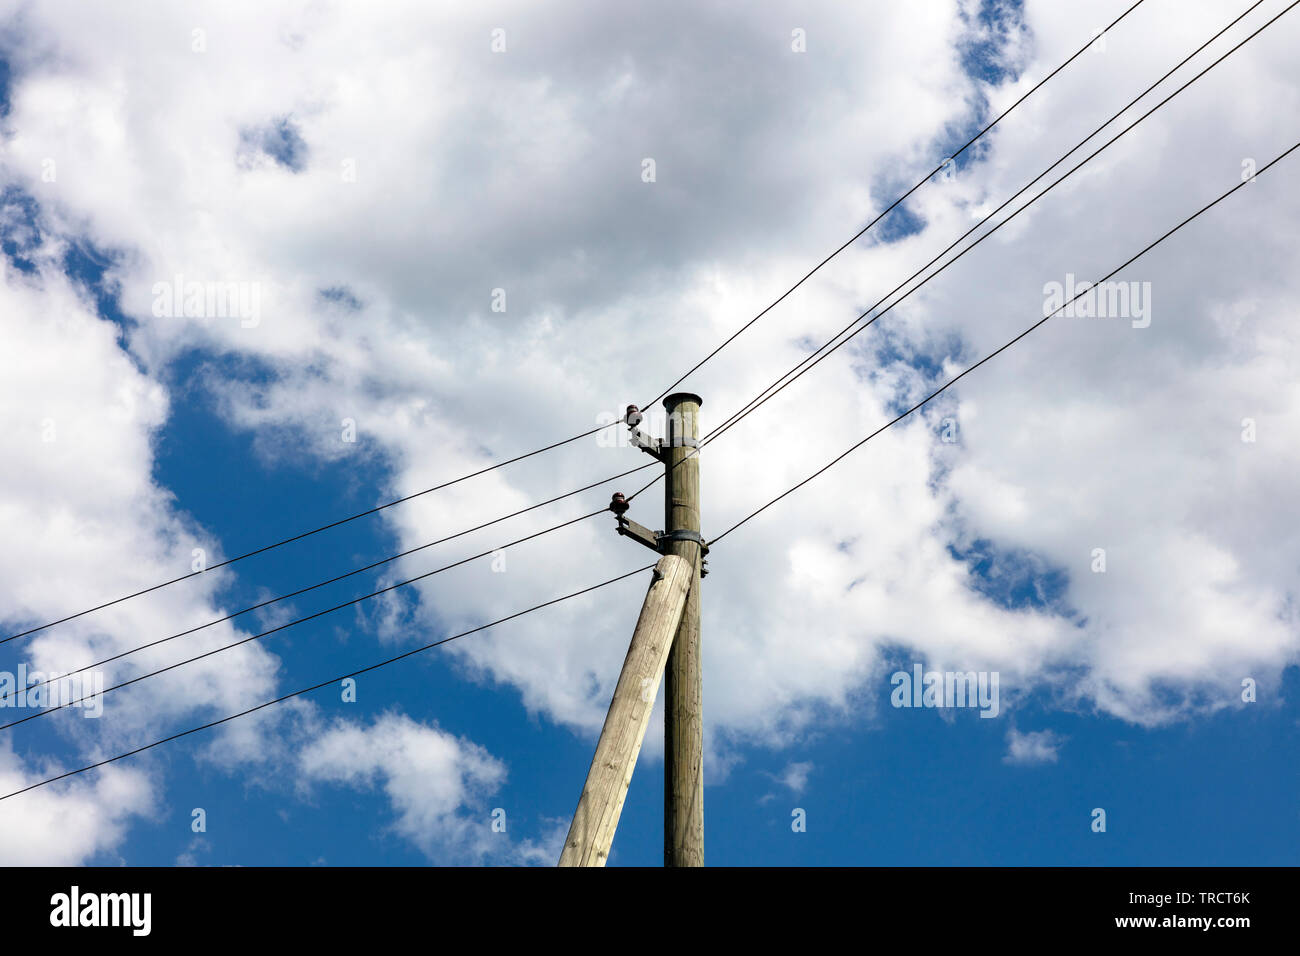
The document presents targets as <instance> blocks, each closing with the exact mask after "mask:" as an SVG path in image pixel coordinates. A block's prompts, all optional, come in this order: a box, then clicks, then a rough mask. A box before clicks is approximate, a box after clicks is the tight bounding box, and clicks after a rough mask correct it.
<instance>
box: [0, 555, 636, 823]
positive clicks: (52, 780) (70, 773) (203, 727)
mask: <svg viewBox="0 0 1300 956" xmlns="http://www.w3.org/2000/svg"><path fill="white" fill-rule="evenodd" d="M653 567H654V565H653V564H647V565H646V566H645V567H641V568H637V569H636V570H634V571H628V572H627V573H626V574H620V575H619V576H618V577H614V578H610V579H609V580H607V581H602V582H600V583H599V584H593V585H591V587H586V588H583V589H582V590H580V591H573V592H572V593H570V594H565V595H563V596H562V597H557V598H553V599H551V600H549V601H545V602H543V603H542V604H534V605H533V606H532V607H530V608H526V609H524V610H522V611H516V612H515V613H514V614H510V615H508V616H506V617H502V618H498V619H497V620H495V621H491V622H490V623H487V624H480V625H479V626H478V627H474V628H470V629H469V630H468V631H461V632H460V633H459V634H452V635H451V636H450V637H444V638H442V639H441V640H437V641H433V642H432V643H430V644H425V645H424V646H422V647H417V648H415V649H414V650H410V651H406V652H405V653H403V654H398V655H397V656H396V657H390V658H388V659H387V660H383V661H379V662H378V663H376V664H370V665H368V666H366V667H363V668H361V669H359V670H355V671H352V672H350V673H347V674H340V675H339V676H337V677H332V678H330V679H329V680H324V681H321V682H320V683H319V684H312V685H311V686H310V687H304V688H302V689H301V690H296V691H293V692H292V693H289V694H285V695H283V696H281V697H277V698H275V699H274V700H268V701H266V702H265V703H262V704H258V705H257V706H256V707H250V708H248V709H247V710H241V711H240V712H239V713H237V714H231V715H230V716H228V717H222V718H221V719H220V720H213V721H209V722H208V723H206V724H201V725H200V726H198V727H191V728H190V729H189V730H183V731H181V732H180V733H178V734H172V735H171V736H169V737H163V738H162V739H161V740H155V741H154V742H153V743H151V744H145V745H144V746H143V747H136V748H135V749H134V750H128V751H126V752H125V753H120V754H117V755H116V756H114V757H109V758H108V759H106V760H100V761H98V762H96V763H92V764H87V765H86V766H84V767H78V768H77V769H76V770H69V771H68V772H67V773H61V774H59V775H57V776H54V777H49V778H47V779H45V780H41V781H38V782H37V783H33V784H31V785H29V786H26V787H23V788H22V789H20V790H15V791H13V792H12V793H6V794H5V795H4V796H0V800H8V799H9V798H10V797H16V796H18V795H19V794H23V793H27V792H28V791H29V790H35V789H37V788H38V787H44V786H46V785H47V784H51V783H55V782H57V781H59V780H66V779H67V778H68V777H74V776H76V775H77V774H81V773H85V772H86V771H88V770H95V769H97V768H99V767H103V766H105V765H107V764H110V763H115V762H116V761H118V760H125V759H126V758H127V757H133V756H135V755H136V754H139V753H143V752H144V751H146V750H152V749H153V748H154V747H159V746H161V745H163V744H165V743H170V742H171V741H173V740H179V739H180V738H181V737H188V736H189V735H190V734H196V733H198V732H199V731H201V730H208V729H210V728H212V727H216V726H218V725H219V724H224V723H228V722H230V721H232V720H237V719H238V718H240V717H246V716H248V715H249V714H252V713H256V712H257V711H259V710H264V709H265V708H267V707H271V706H272V705H274V704H279V703H283V702H284V701H286V700H289V699H291V698H294V697H301V696H302V695H303V694H310V693H311V692H312V691H316V690H320V689H321V688H322V687H328V686H330V685H331V684H337V683H338V682H339V681H342V680H347V679H348V678H349V677H360V676H361V675H362V674H366V673H369V672H370V671H373V670H378V669H379V668H381V667H387V666H388V665H389V664H394V663H396V662H397V661H400V660H404V659H405V658H408V657H411V656H413V655H415V654H419V653H422V652H424V651H427V650H430V649H431V648H434V647H439V646H441V645H443V644H447V643H449V642H451V641H455V640H459V639H460V638H462V637H468V636H469V635H471V634H475V633H477V632H479V631H484V630H487V629H488V628H489V627H495V626H497V625H498V624H504V623H505V622H506V621H512V620H514V619H515V618H517V617H523V616H524V615H525V614H531V613H533V612H534V611H540V610H541V609H542V608H546V607H550V606H551V605H553V604H559V603H560V602H562V601H568V600H571V599H573V598H576V597H580V596H582V595H584V594H589V593H591V592H592V591H595V590H598V589H599V588H603V587H607V586H608V585H611V584H615V583H616V582H618V581H623V580H625V579H627V578H630V577H632V576H633V575H637V574H640V573H641V572H642V571H648V570H650V569H651V568H653Z"/></svg>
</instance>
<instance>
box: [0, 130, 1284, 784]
mask: <svg viewBox="0 0 1300 956" xmlns="http://www.w3.org/2000/svg"><path fill="white" fill-rule="evenodd" d="M1297 149H1300V142H1297V143H1295V144H1294V145H1292V146H1291V147H1290V148H1288V149H1286V150H1285V151H1283V152H1282V153H1280V154H1278V155H1277V156H1276V157H1274V158H1273V159H1272V160H1270V161H1269V162H1267V163H1265V164H1264V165H1263V166H1262V167H1260V168H1259V170H1257V171H1256V173H1255V179H1258V178H1259V177H1260V176H1262V175H1264V173H1266V172H1267V171H1268V170H1269V169H1271V168H1272V167H1273V166H1275V165H1277V164H1278V163H1279V162H1281V161H1282V160H1283V159H1285V158H1286V157H1287V156H1289V155H1290V154H1291V153H1293V152H1295V151H1296V150H1297ZM1249 182H1250V180H1243V181H1241V182H1239V183H1237V184H1236V185H1235V186H1233V187H1232V188H1230V189H1228V190H1227V191H1226V192H1224V193H1222V194H1221V195H1219V196H1218V197H1217V198H1215V199H1213V200H1211V201H1210V202H1209V203H1206V204H1205V205H1204V206H1202V207H1201V208H1200V209H1198V210H1197V211H1196V212H1194V213H1192V214H1191V215H1190V216H1188V217H1187V218H1185V219H1183V220H1182V221H1181V222H1179V223H1178V224H1177V225H1176V226H1174V227H1172V228H1171V229H1169V230H1168V231H1166V232H1165V233H1163V234H1162V235H1161V236H1159V237H1158V238H1156V239H1154V240H1153V241H1152V242H1150V243H1148V244H1147V245H1146V246H1144V247H1143V248H1142V249H1141V250H1140V251H1138V252H1137V253H1136V254H1134V255H1133V256H1131V257H1129V258H1128V259H1127V260H1125V261H1124V262H1123V263H1121V264H1120V265H1118V266H1116V267H1115V268H1114V269H1112V270H1111V271H1110V272H1108V273H1107V274H1106V275H1105V276H1103V277H1102V278H1100V279H1098V280H1097V282H1095V283H1093V285H1094V286H1095V285H1098V284H1100V283H1102V282H1106V281H1107V280H1109V279H1110V278H1111V277H1113V276H1114V275H1115V274H1116V273H1118V272H1120V271H1121V270H1123V269H1125V268H1127V267H1128V266H1130V265H1132V264H1133V263H1134V262H1136V261H1137V260H1138V259H1140V258H1142V257H1143V256H1145V255H1146V254H1147V253H1148V252H1150V251H1151V250H1152V249H1154V248H1156V247H1157V246H1159V245H1160V244H1161V243H1163V242H1164V241H1165V240H1166V239H1168V238H1169V237H1170V236H1172V235H1174V234H1175V233H1177V232H1179V231H1180V230H1181V229H1183V228H1184V227H1186V226H1187V225H1188V224H1189V223H1191V222H1193V221H1194V220H1196V219H1198V218H1199V217H1200V216H1202V215H1204V214H1205V213H1206V212H1208V211H1209V210H1211V209H1213V208H1214V207H1215V206H1217V205H1219V203H1221V202H1223V201H1224V200H1225V199H1227V198H1228V197H1229V196H1231V195H1233V194H1234V193H1235V192H1236V191H1237V190H1239V189H1241V188H1242V187H1243V186H1246V185H1248V184H1249ZM1086 294H1087V290H1086V289H1085V290H1083V291H1081V292H1079V293H1077V294H1076V295H1075V296H1073V297H1072V298H1071V299H1070V300H1069V301H1068V302H1065V303H1063V304H1062V305H1061V306H1060V307H1058V308H1057V309H1055V310H1054V311H1052V312H1051V313H1049V314H1048V315H1045V316H1044V317H1043V318H1041V319H1039V320H1038V321H1037V322H1035V323H1034V324H1033V325H1031V326H1029V327H1028V328H1027V329H1025V330H1024V331H1023V332H1021V333H1020V334H1018V335H1017V336H1015V338H1012V339H1010V340H1009V341H1007V342H1006V343H1004V344H1003V345H1001V346H999V347H998V348H997V349H995V350H994V351H992V352H990V353H989V354H988V355H986V356H984V358H982V359H980V360H979V361H978V362H976V363H974V364H973V365H971V366H969V367H968V368H966V369H965V370H964V371H962V372H961V373H959V374H958V375H956V376H954V377H953V378H951V379H950V380H949V381H948V382H946V383H945V384H944V385H943V386H942V387H940V388H939V389H936V390H935V391H934V392H932V393H931V394H930V395H928V396H927V397H926V398H924V399H922V400H921V401H920V402H918V403H917V404H915V405H913V406H912V407H911V408H909V409H908V410H907V411H905V412H903V413H902V414H901V415H898V416H897V417H895V418H894V419H892V420H891V421H889V422H887V423H886V424H884V425H882V426H881V427H880V428H878V429H876V430H875V431H874V432H872V433H871V434H869V435H867V436H866V437H865V438H863V439H862V440H860V441H859V442H857V443H856V444H854V445H852V446H850V447H849V448H848V449H847V450H845V451H844V452H843V453H841V454H840V455H839V456H837V457H836V458H834V459H832V460H831V461H830V462H828V463H827V464H825V465H823V466H822V467H821V468H819V469H818V470H817V471H815V472H813V473H812V474H811V475H809V476H808V477H807V478H804V479H803V480H802V481H800V482H799V483H797V484H795V485H793V486H792V487H790V488H789V489H787V490H786V491H784V492H782V493H781V494H779V495H777V496H776V497H775V498H773V499H772V500H770V501H768V502H767V503H766V504H764V505H762V506H761V507H760V508H758V509H756V510H754V511H752V512H750V513H749V514H748V515H746V516H745V517H744V518H742V519H741V520H740V521H737V522H736V523H735V524H733V525H731V526H730V527H729V528H727V529H726V530H725V531H723V532H722V533H721V534H719V535H718V536H717V537H715V538H713V539H712V540H710V542H709V544H710V545H713V544H716V543H717V542H719V541H721V540H722V539H723V538H725V537H727V536H728V535H729V534H731V533H732V532H733V531H735V530H736V529H738V528H740V527H741V526H743V525H744V524H746V523H747V522H749V521H751V520H753V519H754V518H755V517H757V516H758V515H760V514H762V513H763V512H764V511H766V510H767V509H768V508H770V507H771V506H772V505H774V504H776V503H777V502H779V501H781V500H782V499H784V498H785V497H787V496H788V495H790V494H792V493H794V492H795V491H797V490H798V489H800V488H802V487H804V486H805V485H807V484H808V483H809V482H811V481H813V480H814V479H816V478H817V477H818V476H820V475H822V474H825V472H826V471H828V470H829V469H830V468H832V467H834V466H835V465H836V464H838V463H839V462H841V461H843V460H844V459H845V458H847V457H848V456H849V455H850V454H852V453H853V452H854V451H856V450H857V449H859V448H861V447H862V446H863V445H865V444H866V443H867V442H869V441H870V440H871V439H872V438H874V437H875V436H876V435H879V434H880V433H881V432H883V431H885V430H886V429H888V428H890V427H892V426H893V425H895V424H897V423H898V422H900V421H902V420H903V419H904V418H906V417H907V416H908V415H911V414H912V413H913V412H915V411H916V410H917V409H919V408H921V407H923V406H924V405H926V404H927V403H928V402H930V401H932V400H933V399H934V398H936V397H937V396H938V395H940V394H942V393H943V392H944V391H946V390H947V389H948V388H950V387H951V386H952V385H954V384H956V383H957V382H958V381H960V380H961V379H962V378H964V377H965V376H967V375H969V374H970V373H971V372H973V371H974V370H975V369H977V368H979V367H980V366H981V365H984V364H985V363H986V362H988V361H990V360H991V359H993V358H994V357H995V356H997V355H999V354H1001V353H1002V352H1004V351H1006V350H1007V349H1009V348H1010V347H1011V346H1013V345H1015V344H1016V343H1017V342H1019V341H1020V340H1021V339H1023V338H1024V337H1025V336H1027V335H1029V334H1030V333H1031V332H1033V331H1034V330H1035V329H1037V328H1039V327H1040V326H1042V325H1043V324H1044V323H1046V322H1047V321H1048V320H1050V319H1052V318H1053V317H1055V316H1056V315H1059V314H1060V313H1061V312H1062V311H1063V310H1064V309H1065V307H1066V306H1068V305H1070V304H1072V303H1073V302H1075V301H1076V300H1077V299H1079V298H1080V297H1082V296H1083V295H1086ZM597 513H599V512H597ZM589 517H590V516H589ZM575 520H582V519H575ZM652 567H654V565H653V564H647V565H645V566H644V567H640V568H637V569H636V570H634V571H629V572H627V573H625V574H621V575H618V576H617V577H613V578H609V579H608V580H606V581H602V582H601V583H599V584H595V585H592V586H590V587H587V588H583V589H582V590H580V591H574V592H571V593H569V594H566V595H563V596H561V597H558V598H553V599H552V600H550V601H546V602H544V603H542V604H536V605H533V606H532V607H530V608H526V609H525V610H523V611H517V612H515V613H514V614H511V615H509V616H507V617H503V618H499V619H498V620H496V621H492V622H490V623H488V624H482V625H480V626H478V627H476V628H471V629H470V630H467V631H462V632H460V633H458V634H453V635H451V636H449V637H445V638H442V639H440V640H438V641H434V642H431V643H429V644H425V645H423V646H421V647H417V648H415V649H413V650H410V651H407V652H405V653H403V654H399V655H397V656H395V657H390V658H388V659H386V660H383V661H379V662H377V663H375V664H370V665H368V666H366V667H363V668H360V669H358V670H354V671H351V672H349V673H347V674H341V675H339V676H337V677H332V678H330V679H329V680H325V681H321V682H319V683H317V684H313V685H311V686H310V687H304V688H302V689H300V690H296V691H293V692H291V693H289V694H284V695H282V696H280V697H277V698H274V699H273V700H269V701H266V702H264V703H261V704H258V705H256V706H255V707H250V708H248V709H246V710H242V711H240V712H238V713H236V714H231V715H229V716H227V717H222V718H220V719H218V720H214V721H209V722H208V723H205V724H201V725H199V726H197V727H192V728H190V729H188V730H184V731H181V732H180V733H176V734H171V735H170V736H167V737H163V738H161V739H159V740H155V741H153V742H152V743H149V744H145V745H144V746H141V747H137V748H135V749H134V750H128V751H126V752H124V753H120V754H117V755H115V756H113V757H109V758H106V759H104V760H100V761H97V762H95V763H92V764H87V765H86V766H84V767H79V768H77V769H76V770H70V771H67V772H66V773H62V774H58V775H55V776H52V777H48V778H45V779H43V780H39V781H37V782H36V783H33V784H29V785H28V786H26V787H22V788H20V789H18V790H14V791H12V792H10V793H7V794H4V795H3V796H0V800H8V799H10V798H11V797H16V796H19V795H20V794H23V793H27V792H29V791H32V790H35V789H37V788H39V787H43V786H46V785H48V784H51V783H55V782H57V781H59V780H65V779H67V778H69V777H72V776H75V775H77V774H81V773H85V772H87V771H89V770H94V769H97V768H99V767H103V766H105V765H107V764H110V763H114V762H115V761H118V760H123V759H126V758H128V757H132V756H134V755H136V754H139V753H142V752H144V751H146V750H150V749H152V748H154V747H158V746H160V745H162V744H165V743H169V742H170V741H173V740H177V739H179V738H181V737H186V736H188V735H190V734H194V733H198V732H200V731H203V730H207V729H209V728H211V727H216V726H218V725H220V724H224V723H228V722H229V721H232V720H236V719H238V718H240V717H244V716H247V715H248V714H252V713H255V712H257V711H259V710H263V709H265V708H267V707H271V706H273V705H275V704H278V703H281V702H283V701H286V700H289V699H291V698H293V697H298V696H301V695H303V694H308V693H311V692H312V691H315V690H319V689H321V688H322V687H328V686H330V685H332V684H337V683H338V682H339V681H342V680H345V679H347V678H349V677H357V676H360V675H361V674H365V673H368V672H369V671H373V670H376V669H378V668H380V667H385V666H387V665H389V664H392V663H395V662H397V661H400V660H403V659H405V658H408V657H411V656H413V655H415V654H419V653H421V652H423V651H426V650H429V649H430V648H433V647H438V646H440V645H442V644H446V643H448V642H450V641H453V640H457V639H459V638H461V637H466V636H468V635H470V634H473V633H476V632H478V631H482V630H486V629H487V628H489V627H494V626H496V625H498V624H502V623H505V622H506V621H509V620H513V619H514V618H517V617H521V616H523V615H525V614H530V613H532V612H534V611H537V610H541V609H542V608H545V607H549V606H551V605H553V604H558V603H560V602H561V601H567V600H570V599H571V598H575V597H578V596H580V595H583V594H587V593H590V592H591V591H594V590H597V589H598V588H602V587H606V586H608V585H610V584H614V583H615V582H617V581H622V580H625V579H627V578H630V577H632V576H633V575H636V574H640V573H641V572H642V571H648V570H649V569H650V568H652Z"/></svg>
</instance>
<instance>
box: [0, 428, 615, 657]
mask: <svg viewBox="0 0 1300 956" xmlns="http://www.w3.org/2000/svg"><path fill="white" fill-rule="evenodd" d="M617 424H618V421H612V422H610V423H608V424H606V425H598V426H597V427H595V428H593V429H590V430H589V431H585V432H582V433H580V434H577V435H574V436H573V437H572V438H566V439H564V440H563V441H557V442H552V443H551V444H549V445H545V446H543V447H541V448H536V449H534V450H532V451H530V452H526V453H525V454H522V455H516V456H515V457H514V458H507V459H506V460H505V461H499V462H497V463H496V464H494V465H488V466H487V467H486V468H480V469H479V470H478V471H472V472H470V473H469V474H467V475H461V476H460V477H459V478H453V479H452V480H450V481H444V482H443V483H442V484H440V485H434V486H433V487H431V488H425V489H424V490H423V491H417V492H414V493H412V494H409V495H405V496H403V497H401V498H396V499H394V500H393V501H388V502H385V503H384V504H382V505H377V506H376V507H374V508H370V509H368V510H366V511H359V512H357V513H356V514H354V515H350V516H348V517H346V518H340V519H339V520H338V521H331V522H330V523H329V524H323V525H321V526H320V527H319V528H313V529H312V530H310V531H304V532H302V533H301V534H295V535H293V536H292V537H289V538H285V539H283V540H281V541H276V542H274V543H272V544H268V545H264V546H263V547H260V548H257V549H255V550H253V551H246V552H244V553H243V554H240V555H237V556H235V557H233V558H227V559H226V560H225V561H221V562H219V563H218V564H213V565H210V566H208V567H206V568H204V569H203V570H202V571H191V572H190V573H189V574H182V575H181V576H180V577H178V578H172V579H171V580H170V581H163V582H162V583H161V584H155V585H153V586H152V587H147V588H142V589H141V590H139V591H135V592H134V593H132V594H125V595H123V596H122V597H119V598H114V599H113V600H111V601H105V602H104V603H103V604H97V605H95V606H94V607H89V608H86V609H85V610H84V611H78V612H77V613H76V614H69V615H68V616H67V617H61V618H59V619H58V620H57V621H49V622H47V623H45V624H42V625H40V626H39V627H31V628H28V629H27V630H25V631H20V632H18V633H17V634H12V635H10V636H9V637H6V638H4V639H3V640H0V644H7V643H8V642H9V641H14V640H17V639H18V638H20V637H26V636H28V635H29V634H35V633H36V632H37V631H43V630H45V629H46V628H50V627H54V626H55V625H56V624H65V623H67V622H68V621H74V620H76V619H77V618H79V617H84V616H85V615H87V614H92V613H94V612H95V611H102V610H103V609H104V608H108V607H112V606H113V605H115V604H121V603H122V602H123V601H129V600H131V599H132V598H138V597H140V596H141V595H144V594H150V593H152V592H153V591H157V590H159V589H160V588H165V587H168V586H170V585H173V584H177V583H179V582H181V581H186V580H188V579H190V578H193V577H197V576H198V575H200V574H204V573H206V572H208V571H215V570H216V569H217V568H224V567H226V566H228V565H231V564H234V563H235V562H236V561H243V560H244V559H245V558H251V557H253V556H255V555H258V554H263V553H265V552H267V551H272V550H274V549H275V548H279V547H283V546H284V545H286V544H292V543H293V542H295V541H301V540H302V539H303V538H309V537H311V536H312V535H314V534H320V533H321V532H322V531H328V530H330V529H331V528H337V527H338V526H339V525H344V524H347V523H348V522H349V521H356V520H357V519H358V518H365V517H367V516H369V515H373V514H378V513H379V512H381V511H383V510H384V509H385V508H391V507H393V506H394V505H400V504H402V503H404V502H407V501H410V500H411V499H413V498H418V497H420V496H421V495H427V494H429V492H431V491H441V490H442V489H443V488H450V487H451V486H452V485H456V484H459V483H460V482H462V481H468V480H469V479H470V478H477V477H478V476H479V475H485V474H487V473H488V472H489V471H495V470H496V469H498V468H504V467H505V466H506V465H510V464H514V463H515V462H517V461H523V460H524V459H525V458H531V457H533V456H534V455H540V454H542V453H543V452H547V451H551V450H552V449H554V448H559V447H560V446H561V445H567V444H569V443H570V442H575V441H577V440H578V439H580V438H586V437H588V436H589V435H594V434H596V432H599V431H604V430H605V429H606V428H610V427H612V426H613V425H617Z"/></svg>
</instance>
